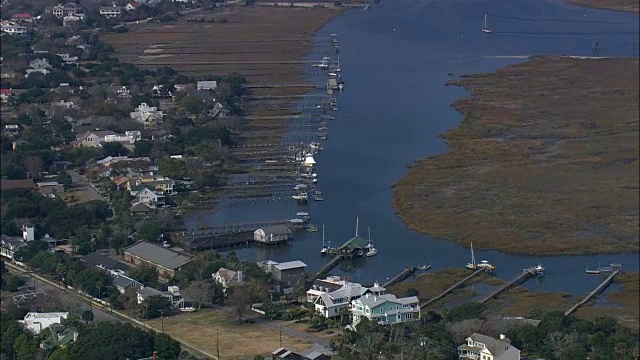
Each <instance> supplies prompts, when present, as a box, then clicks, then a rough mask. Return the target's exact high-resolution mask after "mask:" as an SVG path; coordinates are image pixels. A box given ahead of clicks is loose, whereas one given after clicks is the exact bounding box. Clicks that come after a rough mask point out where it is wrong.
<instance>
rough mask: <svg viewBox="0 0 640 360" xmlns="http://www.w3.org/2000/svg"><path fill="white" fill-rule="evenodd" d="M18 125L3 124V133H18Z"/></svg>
mask: <svg viewBox="0 0 640 360" xmlns="http://www.w3.org/2000/svg"><path fill="white" fill-rule="evenodd" d="M19 132H20V126H18V125H17V124H7V125H5V126H4V133H5V134H7V135H18V133H19Z"/></svg>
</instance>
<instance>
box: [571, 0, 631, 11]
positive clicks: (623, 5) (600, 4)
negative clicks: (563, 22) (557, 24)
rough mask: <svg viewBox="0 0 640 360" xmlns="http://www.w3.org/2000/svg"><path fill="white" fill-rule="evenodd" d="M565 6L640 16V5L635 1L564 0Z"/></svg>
mask: <svg viewBox="0 0 640 360" xmlns="http://www.w3.org/2000/svg"><path fill="white" fill-rule="evenodd" d="M565 2H566V3H567V4H570V5H576V6H581V7H585V8H590V9H601V10H611V11H621V12H627V13H632V14H636V15H638V14H640V4H639V3H638V1H636V0H565Z"/></svg>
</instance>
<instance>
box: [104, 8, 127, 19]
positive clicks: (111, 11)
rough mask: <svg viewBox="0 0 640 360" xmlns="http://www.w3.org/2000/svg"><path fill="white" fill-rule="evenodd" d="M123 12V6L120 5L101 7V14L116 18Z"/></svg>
mask: <svg viewBox="0 0 640 360" xmlns="http://www.w3.org/2000/svg"><path fill="white" fill-rule="evenodd" d="M121 14H122V8H121V7H120V6H115V5H113V6H101V7H100V15H102V16H105V17H108V18H114V17H119V16H120V15H121Z"/></svg>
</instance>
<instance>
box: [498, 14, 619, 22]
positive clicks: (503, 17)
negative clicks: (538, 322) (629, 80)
mask: <svg viewBox="0 0 640 360" xmlns="http://www.w3.org/2000/svg"><path fill="white" fill-rule="evenodd" d="M487 15H489V16H491V17H495V18H500V19H505V20H514V21H532V22H562V23H592V24H624V23H623V22H619V21H604V20H577V19H551V18H523V17H516V16H506V15H500V14H492V13H488V14H487Z"/></svg>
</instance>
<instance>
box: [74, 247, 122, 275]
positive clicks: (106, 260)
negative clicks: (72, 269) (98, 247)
mask: <svg viewBox="0 0 640 360" xmlns="http://www.w3.org/2000/svg"><path fill="white" fill-rule="evenodd" d="M82 260H84V261H85V262H87V263H88V264H90V265H93V266H96V267H102V268H104V269H106V270H122V271H123V272H124V273H125V274H126V273H127V272H128V271H129V266H127V265H125V264H123V263H121V262H120V261H117V260H114V259H112V258H110V257H107V256H104V255H102V254H100V253H98V252H92V253H90V254H87V255H85V256H83V257H82Z"/></svg>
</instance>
